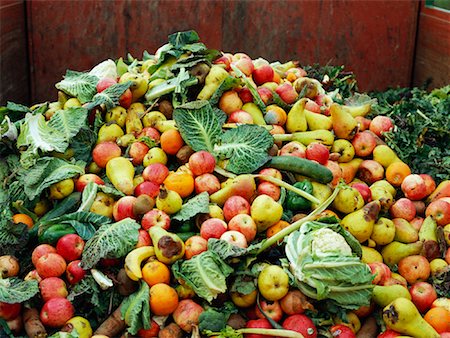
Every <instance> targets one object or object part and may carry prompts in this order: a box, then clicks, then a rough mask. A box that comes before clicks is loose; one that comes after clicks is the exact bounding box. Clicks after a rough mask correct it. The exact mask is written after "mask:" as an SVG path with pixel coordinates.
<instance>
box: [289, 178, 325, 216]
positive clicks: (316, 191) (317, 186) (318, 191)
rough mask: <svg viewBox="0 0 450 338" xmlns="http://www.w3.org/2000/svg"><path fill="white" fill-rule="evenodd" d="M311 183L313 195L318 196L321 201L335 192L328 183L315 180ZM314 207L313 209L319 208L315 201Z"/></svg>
mask: <svg viewBox="0 0 450 338" xmlns="http://www.w3.org/2000/svg"><path fill="white" fill-rule="evenodd" d="M296 177H297V176H296ZM297 180H298V181H300V180H299V179H297ZM311 184H312V186H313V192H312V195H313V196H314V197H316V198H317V199H318V200H319V201H320V202H323V201H325V200H326V199H327V198H328V197H330V196H331V194H332V193H333V190H332V189H331V187H330V186H329V185H327V184H322V183H319V182H314V181H311ZM312 207H313V209H315V208H317V204H315V203H313V204H312Z"/></svg>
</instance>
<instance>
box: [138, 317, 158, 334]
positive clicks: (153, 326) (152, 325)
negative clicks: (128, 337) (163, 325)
mask: <svg viewBox="0 0 450 338" xmlns="http://www.w3.org/2000/svg"><path fill="white" fill-rule="evenodd" d="M159 330H160V327H159V325H158V323H157V322H155V321H154V320H153V319H152V320H151V321H150V328H149V329H140V330H139V331H138V332H137V336H138V337H140V338H155V337H158V333H159Z"/></svg>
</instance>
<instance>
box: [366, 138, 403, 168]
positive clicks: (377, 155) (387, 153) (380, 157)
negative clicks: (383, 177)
mask: <svg viewBox="0 0 450 338" xmlns="http://www.w3.org/2000/svg"><path fill="white" fill-rule="evenodd" d="M372 156H373V159H374V161H377V162H378V163H380V164H381V165H382V166H383V167H384V168H385V169H386V168H387V167H389V165H391V164H392V163H394V162H398V161H401V160H400V159H399V158H398V156H397V154H396V153H395V152H394V151H393V150H392V149H391V148H389V146H387V145H386V144H380V145H377V146H376V147H375V148H374V149H373V152H372Z"/></svg>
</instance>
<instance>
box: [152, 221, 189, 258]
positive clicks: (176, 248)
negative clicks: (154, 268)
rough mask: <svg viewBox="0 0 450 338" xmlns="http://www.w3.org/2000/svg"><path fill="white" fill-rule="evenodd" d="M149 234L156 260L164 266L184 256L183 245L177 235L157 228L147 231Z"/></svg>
mask: <svg viewBox="0 0 450 338" xmlns="http://www.w3.org/2000/svg"><path fill="white" fill-rule="evenodd" d="M148 232H149V234H150V237H151V239H152V243H153V246H154V248H155V255H156V258H158V260H159V261H160V262H163V263H164V264H172V263H174V262H175V261H177V260H179V259H181V258H183V256H184V251H185V247H184V243H183V241H182V240H181V238H180V237H178V235H176V234H173V233H171V232H168V231H167V230H165V229H163V228H162V227H159V226H153V227H150V229H149V231H148Z"/></svg>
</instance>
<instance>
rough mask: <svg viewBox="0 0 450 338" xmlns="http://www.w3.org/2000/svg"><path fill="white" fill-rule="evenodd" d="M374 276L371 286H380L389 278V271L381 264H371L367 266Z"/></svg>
mask: <svg viewBox="0 0 450 338" xmlns="http://www.w3.org/2000/svg"><path fill="white" fill-rule="evenodd" d="M367 265H368V266H369V268H370V271H371V272H372V275H374V276H375V277H374V279H373V280H372V284H380V285H383V284H384V282H385V281H386V280H387V279H389V278H391V270H390V269H389V267H388V266H387V265H386V264H384V263H381V262H373V263H369V264H367Z"/></svg>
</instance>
